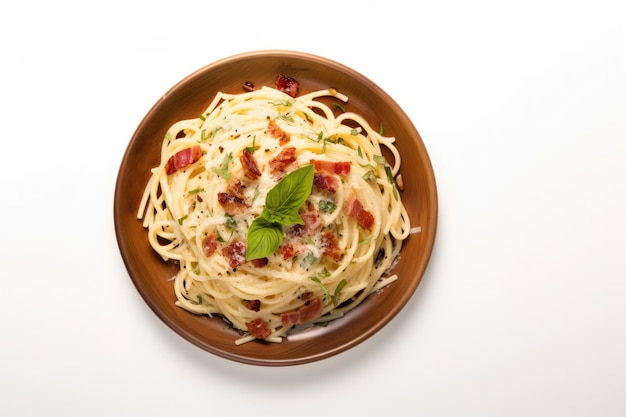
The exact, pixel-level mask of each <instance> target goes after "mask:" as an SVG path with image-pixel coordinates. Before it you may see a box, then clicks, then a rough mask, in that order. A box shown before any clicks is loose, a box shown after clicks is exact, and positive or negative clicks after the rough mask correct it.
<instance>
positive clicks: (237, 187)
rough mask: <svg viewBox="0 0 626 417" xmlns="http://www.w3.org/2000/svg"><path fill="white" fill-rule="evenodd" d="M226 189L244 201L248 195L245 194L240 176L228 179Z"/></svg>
mask: <svg viewBox="0 0 626 417" xmlns="http://www.w3.org/2000/svg"><path fill="white" fill-rule="evenodd" d="M226 191H228V193H229V194H231V195H233V196H235V197H237V198H239V199H241V200H242V201H243V200H245V199H246V197H245V196H244V195H243V185H242V184H241V181H240V180H239V179H238V178H231V179H230V180H229V181H228V185H227V186H226Z"/></svg>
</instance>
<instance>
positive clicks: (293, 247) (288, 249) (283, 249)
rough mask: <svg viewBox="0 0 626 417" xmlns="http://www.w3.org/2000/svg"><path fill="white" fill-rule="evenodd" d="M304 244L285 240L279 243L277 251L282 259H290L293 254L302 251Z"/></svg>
mask: <svg viewBox="0 0 626 417" xmlns="http://www.w3.org/2000/svg"><path fill="white" fill-rule="evenodd" d="M304 249H305V246H304V244H303V243H301V242H287V243H283V244H282V245H280V247H279V248H278V253H280V254H281V255H283V259H284V260H287V259H291V258H293V257H294V256H296V255H298V254H300V253H302V252H304Z"/></svg>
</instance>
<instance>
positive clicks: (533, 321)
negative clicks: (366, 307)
mask: <svg viewBox="0 0 626 417" xmlns="http://www.w3.org/2000/svg"><path fill="white" fill-rule="evenodd" d="M623 4H624V3H623V2H622V1H603V0H594V1H561V2H559V1H550V0H548V1H532V0H531V1H523V2H502V1H485V0H474V1H468V2H466V1H414V2H400V1H392V0H385V1H380V2H373V1H372V2H367V1H359V2H355V1H344V2H341V1H315V2H287V1H283V2H265V3H264V2H251V1H248V2H236V1H221V2H219V3H218V2H209V1H204V2H202V1H195V2H192V1H177V2H173V1H167V2H166V1H152V2H141V3H135V2H133V1H130V0H129V1H124V2H121V1H105V2H93V3H89V2H78V1H69V0H65V1H64V0H60V1H50V2H44V1H20V2H15V1H14V2H4V3H2V6H0V22H1V24H0V74H1V77H0V121H1V123H0V143H1V145H0V149H1V152H2V153H1V156H2V158H1V160H0V178H1V181H2V193H1V194H0V196H1V197H0V198H1V202H2V204H1V205H0V219H1V221H2V225H1V229H0V233H1V234H2V239H1V240H0V262H1V263H2V270H1V272H0V274H1V280H0V283H1V285H2V288H1V294H2V297H1V301H0V335H1V336H0V337H1V339H0V340H1V343H0V415H3V416H40V415H44V416H57V415H58V416H143V415H146V416H147V415H150V416H172V415H194V416H209V415H219V416H223V415H255V416H270V415H271V416H277V415H293V416H319V415H350V416H352V415H355V416H356V415H387V416H402V415H413V416H417V415H420V416H533V417H536V416H568V417H572V416H603V417H607V416H624V415H626V397H625V396H624V394H625V393H626V263H625V261H624V258H625V255H626V220H625V216H626V24H625V23H624V22H625V21H626V12H625V9H626V7H624V6H622V5H623ZM260 49H292V50H299V51H303V52H309V53H313V54H317V55H322V56H325V57H327V58H331V59H333V60H336V61H339V62H341V63H343V64H346V65H348V66H350V67H352V68H353V69H355V70H357V71H359V72H361V73H362V74H364V75H365V76H367V77H368V78H370V79H371V80H373V81H374V82H375V83H377V84H378V85H379V86H381V87H382V88H383V89H384V90H386V91H387V92H388V93H389V94H390V95H391V96H392V97H393V98H394V99H396V101H397V102H398V103H399V104H400V106H401V107H402V108H403V109H404V110H405V111H406V113H407V114H408V115H409V117H410V118H411V119H412V120H413V122H414V124H415V126H416V127H417V129H418V131H419V132H420V134H421V136H422V138H423V140H424V142H425V144H426V147H427V149H428V151H429V153H430V157H431V159H432V163H433V166H434V169H435V175H436V179H437V186H438V192H439V225H438V234H437V240H436V245H435V249H434V252H433V255H432V258H431V262H430V264H429V267H428V270H427V272H426V274H425V276H424V279H423V281H422V283H421V284H420V286H419V287H418V290H417V292H416V293H415V295H414V296H413V297H412V298H411V300H410V302H409V303H408V305H407V306H406V307H405V308H404V309H403V310H402V311H401V313H400V314H399V315H398V316H397V317H396V318H395V319H394V320H393V321H392V322H391V323H390V324H389V325H387V326H386V327H385V328H384V329H382V330H381V331H380V332H378V333H377V334H376V335H374V336H373V337H372V338H370V339H368V340H367V341H366V342H364V343H362V344H360V345H358V346H357V347H355V348H353V349H350V350H349V351H347V352H345V353H343V354H340V355H338V356H335V357H332V358H330V359H326V360H323V361H320V362H316V363H312V364H307V365H302V366H295V367H281V368H267V367H258V366H250V365H243V364H239V363H235V362H231V361H227V360H225V359H221V358H218V357H216V356H214V355H212V354H209V353H207V352H205V351H203V350H200V349H198V348H196V347H195V346H193V345H191V344H190V343H188V342H187V341H185V340H183V339H182V338H181V337H179V336H178V335H176V334H175V333H174V332H173V331H171V330H170V329H169V328H168V327H166V326H165V325H164V324H163V323H162V322H161V321H160V320H159V319H158V318H157V317H156V316H155V315H154V314H153V313H152V312H151V310H150V309H149V308H148V307H147V305H146V304H145V303H144V302H143V300H142V299H141V297H140V295H139V294H138V292H137V291H136V289H135V288H134V286H133V284H132V282H131V280H130V278H129V276H128V274H127V272H126V270H125V267H124V265H123V262H122V259H121V256H120V254H119V250H118V247H117V242H116V239H115V234H114V224H113V212H112V209H113V193H114V188H115V180H116V176H117V170H118V168H119V164H120V162H121V159H122V156H123V154H124V151H125V149H126V146H127V144H128V141H129V139H130V137H131V136H132V134H133V132H134V130H135V128H136V127H137V125H138V124H139V122H140V121H141V119H142V118H143V116H144V115H145V114H146V112H147V111H148V110H149V109H150V107H151V106H152V105H153V104H154V103H155V102H156V101H157V100H158V99H159V97H160V96H161V95H162V94H163V93H165V92H166V91H167V90H168V89H169V88H170V87H172V86H173V85H174V84H175V83H177V82H178V81H179V80H180V79H182V78H183V77H185V76H186V75H188V74H189V73H191V72H193V71H195V70H197V69H199V68H200V67H202V66H204V65H207V64H209V63H212V62H214V61H216V60H219V59H221V58H224V57H227V56H230V55H233V54H238V53H242V52H248V51H253V50H260Z"/></svg>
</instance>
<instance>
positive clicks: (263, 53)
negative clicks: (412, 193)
mask: <svg viewBox="0 0 626 417" xmlns="http://www.w3.org/2000/svg"><path fill="white" fill-rule="evenodd" d="M260 57H275V58H280V59H285V60H289V59H292V60H294V59H304V60H307V61H310V62H315V63H322V64H325V65H328V66H330V67H333V68H334V69H336V70H340V71H342V72H344V73H346V74H348V75H349V76H350V77H351V78H353V77H355V76H356V77H357V78H359V80H360V81H361V82H365V83H366V84H368V88H370V87H371V88H373V89H375V90H376V92H377V94H378V95H382V96H383V97H385V98H386V99H387V100H388V101H389V103H391V104H392V105H393V107H394V109H393V111H394V112H397V114H398V115H399V117H401V118H402V119H403V120H404V122H408V123H409V124H410V127H411V129H412V131H414V132H415V133H416V135H417V136H416V139H417V140H418V141H419V143H418V145H421V146H422V147H423V148H424V155H423V156H424V157H425V158H426V160H425V161H422V162H424V163H427V165H428V166H427V169H425V172H426V173H427V174H428V178H427V182H428V183H429V184H430V185H431V187H430V190H429V192H428V195H429V201H428V203H429V206H428V208H427V209H425V210H427V211H428V212H429V220H430V221H429V225H428V226H429V228H430V229H431V230H432V232H431V235H432V236H431V238H430V239H429V240H427V242H426V246H425V250H424V252H423V253H421V256H422V257H423V258H424V261H423V265H424V267H423V270H422V271H421V272H419V273H417V272H416V273H415V274H414V275H411V284H410V285H409V286H408V291H406V294H404V295H403V296H402V297H401V299H400V300H399V302H397V303H395V305H394V306H393V308H391V309H389V310H388V311H385V312H384V317H383V318H382V319H379V320H378V321H377V322H376V325H375V326H373V327H372V328H370V329H368V330H367V331H365V332H362V333H360V334H359V335H357V336H355V337H353V338H351V339H350V340H348V341H346V342H345V343H342V344H339V345H337V346H334V347H333V348H331V349H325V350H323V351H319V352H317V353H312V354H309V355H307V356H301V357H297V358H275V359H268V358H258V357H250V356H247V355H242V354H238V353H236V352H235V351H234V349H233V350H232V351H231V350H224V349H219V348H217V347H216V346H211V345H208V344H207V342H206V341H203V340H200V339H198V338H197V337H195V336H194V335H192V334H190V333H189V332H186V331H184V329H182V328H181V326H180V325H179V324H178V323H177V322H176V321H175V320H174V318H172V317H170V316H169V315H167V314H164V312H163V311H162V310H161V309H160V308H159V306H158V305H157V303H156V302H155V300H153V299H152V298H150V297H148V295H147V291H146V289H145V288H144V285H145V284H144V283H143V282H142V281H141V280H139V279H138V277H137V276H135V274H133V272H132V270H133V269H134V265H131V262H130V259H129V257H128V248H127V247H126V245H127V242H126V241H125V240H124V232H123V230H122V227H121V224H120V216H121V215H122V214H121V213H122V207H121V200H122V196H121V194H120V193H121V185H120V184H121V179H122V178H121V177H122V174H123V172H122V171H123V168H124V166H125V164H126V163H127V159H128V157H129V153H130V150H131V148H132V146H133V145H134V144H135V142H136V140H137V138H138V134H139V132H141V130H142V128H143V127H144V125H145V124H146V123H147V121H148V120H149V119H150V116H151V115H152V114H153V113H154V112H155V110H156V109H157V108H158V107H159V106H160V105H162V103H163V102H164V100H165V99H166V98H167V97H168V96H169V95H171V94H173V93H175V92H176V91H178V90H179V89H180V88H181V87H182V86H184V85H185V84H186V83H187V82H189V81H190V80H194V79H196V78H197V77H201V76H206V75H207V74H208V73H210V72H211V71H212V70H215V69H216V68H219V67H220V66H223V65H228V64H230V63H233V62H238V61H241V60H246V59H251V58H260ZM113 205H114V210H113V211H114V213H113V215H114V226H115V235H116V240H117V244H118V248H119V251H120V255H121V257H122V260H123V263H124V265H125V268H126V271H127V273H128V276H129V277H130V278H131V281H132V282H133V285H134V286H135V288H136V290H137V291H138V292H139V294H140V296H141V297H142V299H143V300H144V302H145V303H146V304H147V305H148V306H149V307H150V309H151V310H152V312H153V313H154V314H156V316H157V317H159V319H160V320H161V321H162V322H163V323H164V324H166V326H167V327H169V328H170V329H171V330H172V331H174V332H175V333H176V334H178V335H179V336H181V337H182V338H184V339H185V340H187V341H188V342H190V343H192V344H193V345H195V346H197V347H199V348H201V349H203V350H205V351H207V352H209V353H212V354H214V355H217V356H218V357H222V358H224V359H229V360H232V361H235V362H240V363H245V364H250V365H261V366H286V365H300V364H305V363H311V362H314V361H318V360H322V359H325V358H329V357H331V356H334V355H337V354H339V353H342V352H344V351H346V350H348V349H350V348H352V347H354V346H356V345H358V344H360V343H362V342H364V341H365V340H367V339H369V338H370V337H371V336H373V335H374V334H376V333H377V332H378V331H380V330H381V329H382V328H383V327H385V326H386V325H387V324H388V323H389V322H390V321H391V320H393V319H394V318H395V316H396V315H397V314H398V313H399V312H400V311H401V310H402V309H404V307H405V306H406V304H407V303H408V302H409V300H410V299H411V298H412V297H413V294H414V293H415V291H416V290H417V287H418V286H419V284H420V282H421V281H422V278H423V276H424V275H425V273H426V270H427V268H428V265H429V264H430V258H431V256H432V252H433V249H434V244H435V239H436V235H437V230H436V229H437V224H438V190H437V184H436V180H435V176H434V170H433V167H432V162H431V160H430V155H429V154H428V152H427V150H426V147H425V144H424V143H423V140H422V138H421V135H420V134H419V132H418V131H417V129H416V127H415V126H414V124H413V122H412V121H411V119H410V118H409V117H408V115H407V114H406V113H405V112H404V110H403V109H402V108H401V107H400V106H399V105H398V103H397V102H396V101H395V100H394V99H393V97H391V96H390V95H389V94H388V93H386V92H385V91H384V90H383V89H382V88H380V87H379V86H378V85H377V84H375V83H374V82H373V81H371V80H370V79H369V78H367V77H366V76H364V75H363V74H361V73H360V72H358V71H356V70H354V69H352V68H350V67H348V66H346V65H345V64H342V63H340V62H337V61H334V60H332V59H329V58H325V57H322V56H319V55H315V54H311V53H308V52H302V51H292V50H282V49H266V50H258V51H249V52H243V53H239V54H234V55H230V56H227V57H224V58H221V59H218V60H216V61H214V62H212V63H209V64H207V65H204V66H202V67H200V68H198V69H197V70H195V71H193V72H191V73H190V74H188V75H187V76H185V77H183V78H182V79H180V81H178V82H176V83H175V84H174V85H173V86H172V87H170V88H169V89H168V90H167V91H166V92H165V93H164V94H163V95H162V96H161V97H160V98H159V99H158V100H157V101H156V102H155V103H154V104H153V105H152V106H151V107H150V109H149V110H148V111H147V112H146V114H145V115H144V117H143V118H142V119H141V121H140V122H139V124H138V125H137V127H136V128H135V130H134V132H133V134H132V136H131V138H130V140H129V142H128V144H127V146H126V149H125V151H124V154H123V157H122V159H121V161H120V165H119V169H118V172H117V178H116V182H115V192H114V204H113ZM138 221H139V220H138ZM371 298H373V297H372V296H370V297H368V299H366V301H365V302H367V301H368V300H371ZM365 302H364V303H365ZM360 307H362V306H358V307H357V309H358V308H360ZM186 313H188V314H193V313H189V312H186ZM348 314H349V313H348ZM195 316H197V315H195ZM197 317H202V316H197ZM345 318H346V317H342V318H341V319H338V320H344V319H345ZM331 325H332V323H331ZM282 343H283V344H284V343H289V340H288V339H285V340H283V342H282Z"/></svg>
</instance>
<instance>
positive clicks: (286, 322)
mask: <svg viewBox="0 0 626 417" xmlns="http://www.w3.org/2000/svg"><path fill="white" fill-rule="evenodd" d="M321 314H322V300H321V299H320V298H316V299H314V300H311V301H310V302H307V303H306V304H305V305H303V306H302V307H300V308H299V309H297V310H294V311H288V312H286V313H283V314H281V315H280V320H281V322H282V323H283V326H285V327H287V326H292V325H294V324H303V323H306V322H308V321H311V320H313V319H314V318H316V317H319V316H320V315H321Z"/></svg>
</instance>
